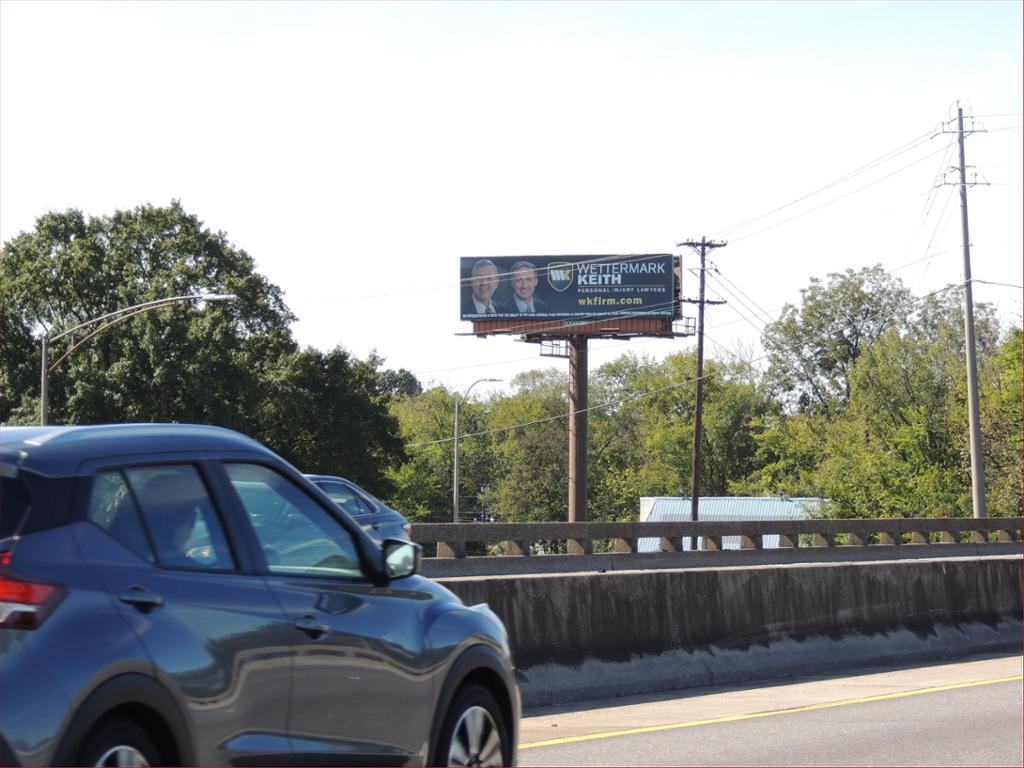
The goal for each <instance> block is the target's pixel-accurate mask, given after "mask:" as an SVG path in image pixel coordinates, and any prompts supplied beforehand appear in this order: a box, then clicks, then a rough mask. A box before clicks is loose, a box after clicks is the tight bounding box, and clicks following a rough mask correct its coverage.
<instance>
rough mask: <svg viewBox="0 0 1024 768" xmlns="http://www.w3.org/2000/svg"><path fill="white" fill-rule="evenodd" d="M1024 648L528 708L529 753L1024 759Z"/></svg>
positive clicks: (588, 759)
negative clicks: (1017, 652) (1020, 652)
mask: <svg viewBox="0 0 1024 768" xmlns="http://www.w3.org/2000/svg"><path fill="white" fill-rule="evenodd" d="M1021 673H1022V658H1021V657H1020V656H1011V657H985V658H978V659H972V660H969V661H964V662H960V663H956V664H943V665H935V666H929V667H915V668H898V669H891V670H885V671H880V672H879V671H875V672H870V673H865V674H861V675H853V676H845V677H835V678H803V679H799V680H794V681H791V682H789V683H786V684H769V685H765V684H759V685H758V687H753V688H740V687H729V688H707V689H693V690H690V691H680V692H677V693H675V694H668V695H665V694H662V695H657V696H648V697H631V698H629V699H609V700H604V701H601V702H590V703H588V704H584V705H577V706H576V707H574V708H568V707H566V708H545V709H538V710H533V711H527V712H526V713H524V715H525V717H524V719H523V728H522V738H521V740H520V753H519V764H520V765H523V766H545V765H551V766H562V765H581V766H583V765H595V766H614V765H753V766H775V765H779V766H784V765H820V766H829V765H836V766H844V765H880V766H882V765H922V766H931V765H992V766H996V765H1010V766H1020V765H1024V750H1022V737H1021V734H1022V687H1021Z"/></svg>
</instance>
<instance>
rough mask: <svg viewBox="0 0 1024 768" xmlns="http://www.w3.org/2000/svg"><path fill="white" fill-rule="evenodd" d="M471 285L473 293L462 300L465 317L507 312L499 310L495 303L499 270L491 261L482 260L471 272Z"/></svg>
mask: <svg viewBox="0 0 1024 768" xmlns="http://www.w3.org/2000/svg"><path fill="white" fill-rule="evenodd" d="M469 285H470V288H471V289H472V292H471V293H470V295H469V296H467V297H466V298H465V299H463V300H462V314H463V315H494V314H497V313H498V312H504V311H505V310H503V309H499V308H498V305H496V304H495V303H494V301H493V299H494V291H495V290H496V289H497V287H498V268H497V267H496V266H494V262H493V261H491V260H490V259H480V261H478V262H476V263H475V264H474V265H473V269H472V271H471V272H470V277H469Z"/></svg>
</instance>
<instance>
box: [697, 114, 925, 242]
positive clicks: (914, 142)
mask: <svg viewBox="0 0 1024 768" xmlns="http://www.w3.org/2000/svg"><path fill="white" fill-rule="evenodd" d="M931 138H932V136H931V131H929V132H928V133H924V134H922V135H920V136H918V137H916V138H914V139H911V140H910V141H909V142H907V143H906V144H903V145H901V146H899V147H897V148H896V149H893V150H890V151H889V152H886V153H885V154H884V155H881V156H880V157H877V158H875V159H874V160H872V161H870V162H868V163H866V164H865V165H862V166H861V167H860V168H857V169H855V170H853V171H850V172H848V173H846V174H844V175H842V176H840V177H839V178H838V179H835V180H833V181H830V182H829V183H828V184H825V185H824V186H821V187H818V188H817V189H815V190H813V191H811V192H808V193H807V194H805V195H802V196H800V197H798V198H796V199H795V200H791V201H790V202H788V203H786V204H785V205H781V206H779V207H778V208H775V209H773V210H771V211H768V212H767V213H762V214H761V215H759V216H754V217H752V218H750V219H747V220H746V221H742V222H740V223H739V224H735V225H733V226H731V227H727V228H726V229H723V230H721V231H720V232H716V233H715V236H716V237H724V236H726V235H728V234H730V233H732V232H735V231H737V230H739V229H743V228H744V227H745V226H747V225H748V224H752V223H753V222H755V221H760V220H761V219H764V218H767V217H769V216H772V215H774V214H776V213H779V212H780V211H784V210H786V209H787V208H789V207H791V206H793V205H796V204H797V203H800V202H803V201H804V200H806V199H808V198H810V197H813V196H814V195H816V194H819V193H821V192H824V191H826V190H828V189H831V188H832V187H835V186H838V185H839V184H842V183H843V182H846V181H849V180H850V179H852V178H855V177H856V176H858V175H860V174H861V173H866V172H867V171H869V170H871V169H872V168H875V167H876V166H878V165H880V164H881V163H884V162H887V161H888V160H891V159H894V158H896V157H899V156H900V155H902V154H905V153H906V152H910V151H911V150H913V149H915V148H917V147H918V146H920V145H921V144H924V143H926V142H927V141H930V140H931Z"/></svg>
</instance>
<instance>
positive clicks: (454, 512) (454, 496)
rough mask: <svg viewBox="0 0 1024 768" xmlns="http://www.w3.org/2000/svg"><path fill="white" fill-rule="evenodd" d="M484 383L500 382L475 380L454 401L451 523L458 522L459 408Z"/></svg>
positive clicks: (495, 380) (496, 380)
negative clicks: (476, 387)
mask: <svg viewBox="0 0 1024 768" xmlns="http://www.w3.org/2000/svg"><path fill="white" fill-rule="evenodd" d="M484 381H488V382H492V383H493V382H498V381H501V379H477V380H476V381H474V382H473V383H472V384H470V385H469V386H468V387H467V388H466V391H465V392H464V393H463V394H462V397H461V398H459V399H458V400H456V401H455V444H454V445H453V446H452V450H453V451H454V453H453V457H452V522H454V523H457V522H459V408H460V407H461V405H462V403H463V402H464V401H465V400H466V398H467V397H469V390H471V389H472V388H473V387H475V386H476V385H477V384H480V383H481V382H484Z"/></svg>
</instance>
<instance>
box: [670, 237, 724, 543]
mask: <svg viewBox="0 0 1024 768" xmlns="http://www.w3.org/2000/svg"><path fill="white" fill-rule="evenodd" d="M684 245H685V246H688V247H690V248H693V249H694V250H695V251H697V252H698V253H699V254H700V298H699V299H697V300H696V301H694V300H693V299H683V301H685V302H687V303H689V304H697V305H698V306H697V404H696V406H695V407H694V414H693V463H692V466H691V470H690V519H691V520H696V519H697V506H698V501H699V499H700V443H701V432H702V428H703V412H704V305H705V304H725V302H724V301H708V300H705V298H704V272H705V270H706V269H707V267H706V261H707V253H708V250H709V249H714V248H723V247H725V246H726V245H728V243H726V242H725V241H722V242H719V243H716V242H713V241H711V240H707V239H706V238H703V237H702V238H701V239H700V242H699V243H698V242H695V241H693V240H687V241H686V242H683V243H676V247H681V246H684ZM694 543H695V542H694V541H693V540H692V539H691V540H690V548H691V549H692V548H693V546H694Z"/></svg>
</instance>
